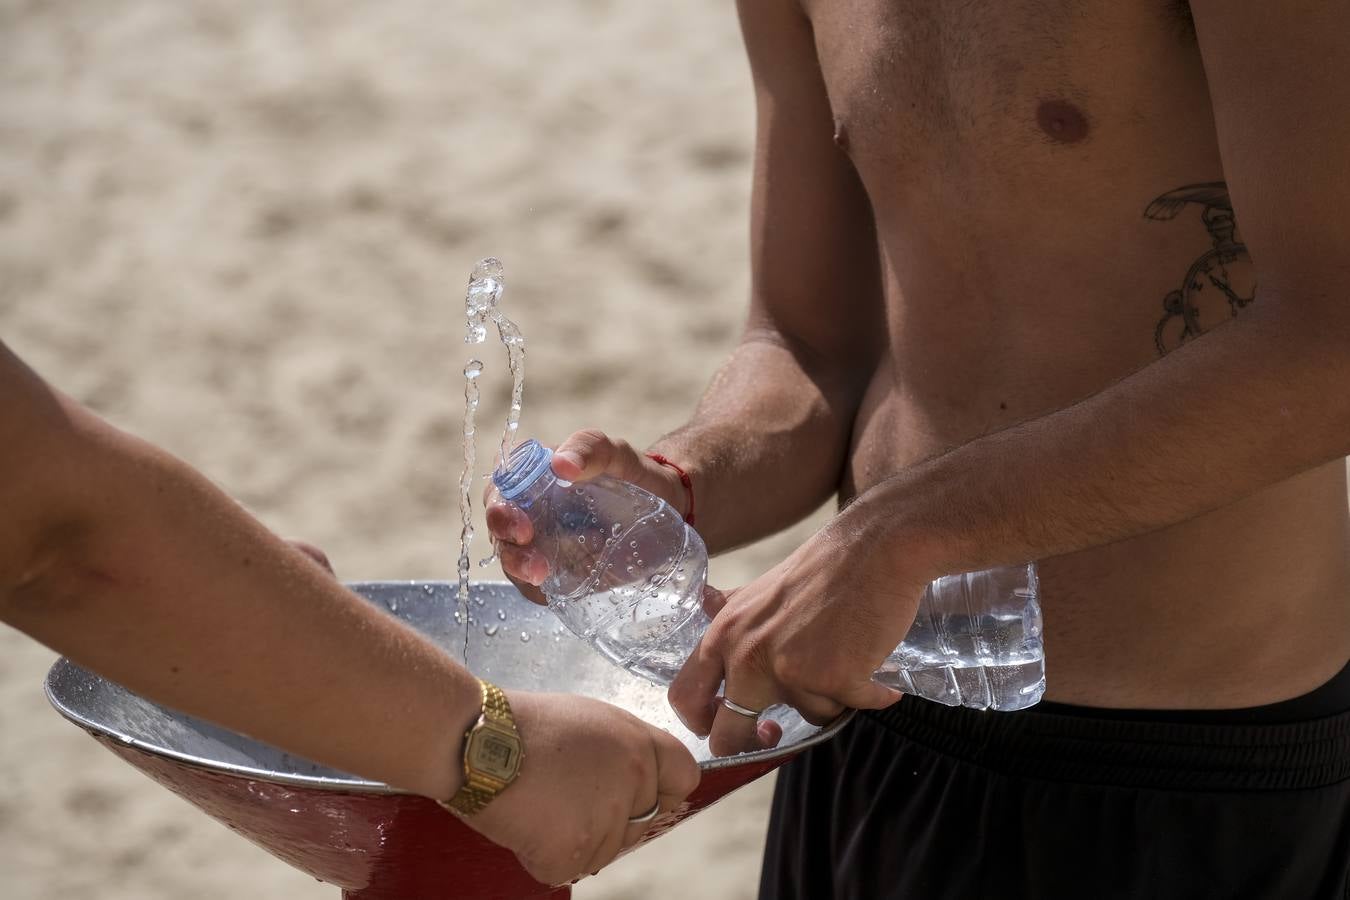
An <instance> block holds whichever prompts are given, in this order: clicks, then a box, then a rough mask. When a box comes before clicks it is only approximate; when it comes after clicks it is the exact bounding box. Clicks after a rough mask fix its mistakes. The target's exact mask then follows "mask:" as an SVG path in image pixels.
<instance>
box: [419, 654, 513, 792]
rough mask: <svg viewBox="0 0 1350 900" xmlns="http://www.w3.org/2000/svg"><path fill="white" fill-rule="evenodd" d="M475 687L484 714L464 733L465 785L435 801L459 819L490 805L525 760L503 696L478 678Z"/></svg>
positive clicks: (497, 689) (496, 688)
mask: <svg viewBox="0 0 1350 900" xmlns="http://www.w3.org/2000/svg"><path fill="white" fill-rule="evenodd" d="M478 684H479V685H480V686H481V687H482V689H483V714H482V715H480V716H479V717H478V721H477V722H475V723H474V725H473V727H472V728H470V729H469V730H468V731H466V732H465V733H464V784H463V786H462V787H460V789H459V790H458V791H456V792H455V796H453V797H451V798H450V799H449V800H438V801H436V802H438V803H440V804H441V806H443V807H445V808H446V809H448V810H450V811H451V812H456V813H459V814H460V815H462V816H471V815H473V814H474V813H476V812H479V811H480V810H482V809H483V807H485V806H487V805H488V804H489V803H491V802H492V798H494V797H496V796H497V795H498V794H500V793H501V792H502V791H504V790H505V789H506V787H507V785H509V784H510V783H511V782H513V781H515V780H516V776H518V775H519V774H520V764H521V762H522V761H523V760H524V759H525V754H524V752H523V751H522V749H521V743H520V732H519V731H517V730H516V720H515V718H514V717H513V716H512V715H511V704H510V703H508V702H507V700H506V694H504V693H502V689H501V688H499V687H497V686H496V685H495V684H492V683H490V682H487V681H484V680H483V679H481V678H480V679H478Z"/></svg>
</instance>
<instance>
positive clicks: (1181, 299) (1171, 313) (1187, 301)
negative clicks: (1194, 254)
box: [1144, 181, 1256, 356]
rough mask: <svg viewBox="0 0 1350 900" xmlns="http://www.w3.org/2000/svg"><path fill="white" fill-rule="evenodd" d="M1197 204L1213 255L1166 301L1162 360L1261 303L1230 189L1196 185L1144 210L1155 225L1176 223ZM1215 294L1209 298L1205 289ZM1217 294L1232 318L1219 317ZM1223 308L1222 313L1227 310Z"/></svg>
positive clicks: (1157, 339)
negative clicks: (1247, 308)
mask: <svg viewBox="0 0 1350 900" xmlns="http://www.w3.org/2000/svg"><path fill="white" fill-rule="evenodd" d="M1191 203H1195V204H1198V205H1199V206H1200V207H1201V209H1202V212H1201V214H1200V218H1201V220H1202V221H1203V222H1204V223H1205V228H1206V230H1208V231H1209V236H1210V239H1211V240H1212V241H1213V244H1214V246H1213V249H1211V250H1209V251H1208V252H1206V253H1205V254H1204V255H1202V256H1201V257H1200V258H1199V259H1197V260H1196V261H1195V262H1193V263H1191V267H1190V268H1189V269H1187V270H1186V277H1185V278H1183V279H1182V282H1181V287H1180V288H1179V289H1177V290H1175V291H1171V292H1169V293H1168V294H1167V296H1166V297H1164V298H1163V317H1162V319H1161V320H1160V321H1159V322H1158V327H1157V328H1156V329H1154V332H1153V342H1154V344H1155V345H1156V346H1157V348H1158V354H1159V355H1160V356H1162V355H1166V354H1167V352H1168V351H1169V350H1175V349H1176V348H1177V347H1179V346H1181V345H1182V344H1183V343H1184V342H1186V341H1188V340H1191V339H1193V338H1196V337H1199V336H1200V335H1201V334H1203V333H1204V332H1205V331H1207V330H1208V329H1209V328H1212V327H1213V326H1214V325H1216V324H1218V321H1215V319H1216V318H1217V319H1219V320H1220V321H1221V320H1223V319H1224V318H1232V317H1233V316H1236V315H1237V314H1238V310H1240V309H1242V308H1243V307H1245V306H1246V305H1247V304H1249V303H1251V302H1252V300H1254V299H1256V277H1255V273H1254V271H1253V269H1252V260H1251V256H1249V255H1248V253H1247V246H1246V245H1245V244H1243V243H1242V241H1241V240H1240V239H1239V238H1238V236H1237V220H1236V219H1235V218H1234V217H1233V204H1232V202H1231V201H1230V200H1229V199H1228V185H1227V184H1226V183H1224V182H1222V181H1211V182H1207V183H1204V184H1191V185H1187V186H1186V187H1182V188H1177V189H1176V190H1174V191H1168V192H1167V193H1166V194H1163V195H1162V196H1161V197H1158V198H1157V199H1156V200H1154V201H1153V202H1152V203H1150V204H1149V205H1148V208H1147V209H1145V210H1144V216H1145V217H1146V218H1149V219H1152V220H1153V221H1155V222H1166V221H1168V220H1170V219H1174V218H1176V217H1177V216H1178V215H1179V214H1180V213H1181V211H1182V210H1183V209H1185V208H1186V206H1187V205H1189V204H1191ZM1207 287H1209V288H1212V290H1211V291H1210V292H1209V293H1208V294H1206V293H1205V290H1206V288H1207ZM1216 293H1217V295H1218V296H1221V297H1222V298H1223V299H1224V300H1225V301H1226V302H1227V309H1228V315H1227V316H1226V317H1224V316H1222V314H1221V312H1219V313H1216V312H1215V309H1214V306H1215V304H1214V303H1213V302H1211V301H1210V297H1212V296H1214V295H1215V294H1216ZM1222 309H1223V307H1220V310H1222Z"/></svg>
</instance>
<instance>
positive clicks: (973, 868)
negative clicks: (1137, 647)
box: [759, 665, 1350, 900]
mask: <svg viewBox="0 0 1350 900" xmlns="http://www.w3.org/2000/svg"><path fill="white" fill-rule="evenodd" d="M759 896H760V898H761V900H902V898H903V900H946V898H961V900H985V898H988V900H1018V898H1027V900H1057V898H1065V900H1069V898H1072V900H1097V898H1111V897H1129V898H1135V897H1140V898H1149V900H1153V898H1178V900H1208V898H1220V897H1222V898H1228V897H1243V898H1246V897H1252V898H1278V900H1304V898H1324V897H1325V898H1336V900H1344V898H1347V897H1350V665H1347V667H1346V668H1345V669H1344V670H1342V672H1341V673H1340V674H1339V675H1337V676H1336V677H1335V678H1334V679H1332V681H1330V682H1328V683H1327V684H1326V685H1324V686H1323V687H1321V688H1318V689H1317V690H1316V691H1313V692H1312V693H1310V694H1307V695H1304V696H1303V697H1298V698H1295V699H1293V700H1289V701H1286V702H1284V703H1277V704H1272V705H1270V706H1264V707H1255V708H1251V709H1245V710H1206V711H1139V710H1099V709H1088V708H1084V707H1072V706H1064V705H1061V704H1055V703H1042V704H1040V705H1039V706H1036V707H1033V708H1032V709H1029V710H1025V711H1022V712H1016V713H998V712H979V711H975V710H969V709H962V708H949V707H945V706H941V705H939V704H936V703H930V702H927V701H924V700H919V699H915V698H908V697H907V698H905V699H904V700H902V701H901V702H900V703H898V704H896V705H895V706H893V707H892V708H890V709H888V710H883V711H881V712H875V713H862V714H859V715H858V716H857V717H856V718H855V720H854V721H853V722H852V723H851V724H850V725H849V726H848V727H847V728H846V729H845V730H844V731H843V732H841V733H840V735H839V736H838V737H837V738H836V739H835V740H833V741H830V742H829V743H826V744H823V745H821V746H819V747H815V748H812V749H811V750H808V751H807V752H805V753H804V754H802V756H801V757H799V758H798V759H796V760H794V761H793V762H791V763H789V764H788V765H787V766H786V767H785V768H784V769H783V770H782V774H781V775H780V776H779V779H778V789H777V792H776V794H775V795H774V803H773V817H772V820H771V822H770V825H769V841H768V846H767V848H766V850H765V858H764V871H763V878H762V880H761V883H760V893H759Z"/></svg>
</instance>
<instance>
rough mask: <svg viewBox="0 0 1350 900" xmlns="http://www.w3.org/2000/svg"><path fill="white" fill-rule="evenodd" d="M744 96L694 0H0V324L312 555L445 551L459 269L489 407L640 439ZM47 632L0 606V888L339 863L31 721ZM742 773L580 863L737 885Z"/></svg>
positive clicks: (290, 890) (692, 883)
mask: <svg viewBox="0 0 1350 900" xmlns="http://www.w3.org/2000/svg"><path fill="white" fill-rule="evenodd" d="M751 112H752V110H751V97H750V91H749V84H748V74H747V72H746V66H745V63H744V60H743V55H742V51H741V47H740V42H739V36H738V33H737V27H736V23H735V19H734V12H733V9H732V6H731V4H729V3H726V2H724V0H690V2H686V3H681V4H675V5H670V4H644V3H618V2H611V0H555V2H550V3H525V2H510V0H508V2H501V0H497V2H489V0H455V2H451V3H432V2H419V0H386V2H384V3H379V4H371V3H357V2H351V0H341V2H339V0H333V2H318V0H288V2H286V3H269V2H259V0H229V2H225V0H193V2H191V3H182V4H175V3H165V2H146V0H99V2H97V3H91V2H77V0H64V2H63V0H52V2H15V0H0V336H2V337H3V339H4V340H5V341H6V342H8V343H9V344H10V345H11V347H12V348H13V349H14V350H15V351H16V352H18V353H19V354H20V355H21V356H22V357H24V358H25V359H27V361H28V362H29V363H30V364H31V365H33V366H34V367H36V368H37V369H38V371H40V372H41V373H43V374H44V375H45V376H47V377H48V378H49V379H50V380H51V381H52V382H54V383H55V384H56V385H58V386H60V387H61V388H63V389H64V390H66V391H68V392H69V393H71V394H73V395H74V396H75V397H77V398H79V399H80V400H82V401H83V402H85V403H87V404H88V405H90V406H91V407H93V408H94V409H95V410H97V411H98V412H100V413H102V414H103V415H105V416H107V417H108V418H110V419H111V420H113V421H114V422H116V423H117V424H119V425H121V426H122V427H124V428H127V429H129V430H131V431H133V432H135V433H137V434H140V435H142V436H144V437H146V438H148V439H150V440H152V441H154V442H156V443H159V444H161V445H163V446H165V447H167V448H169V449H170V450H172V451H173V452H175V453H177V454H178V455H180V456H182V457H183V458H185V459H186V460H188V461H190V462H191V463H193V464H194V465H196V466H197V467H198V468H200V469H201V470H203V471H204V472H206V473H207V474H208V475H209V476H210V477H211V478H213V479H214V480H216V481H217V482H218V483H219V484H221V485H222V486H223V487H224V488H225V489H226V490H228V491H229V492H231V493H232V494H234V495H235V496H236V497H238V498H240V499H241V500H242V501H243V502H245V503H246V504H247V505H248V506H249V507H250V508H251V509H253V510H254V511H255V512H256V513H257V514H258V515H259V516H261V517H262V518H263V519H264V520H265V521H266V522H267V523H268V524H269V525H271V526H272V527H273V528H275V529H276V530H277V531H279V532H281V533H282V534H285V535H287V536H294V537H301V536H302V537H305V538H307V539H309V540H311V541H313V542H315V543H317V544H319V545H320V546H322V547H324V548H325V549H326V550H327V551H328V553H329V555H330V556H331V557H332V559H333V561H334V563H335V565H336V567H337V569H338V573H339V575H340V576H342V577H344V578H348V579H362V578H417V577H422V578H445V577H448V576H449V574H450V573H451V571H452V569H453V559H454V554H453V551H452V546H451V542H452V538H453V536H454V535H456V534H457V526H456V524H455V523H456V521H457V513H456V510H455V506H454V503H455V500H454V496H453V489H452V486H453V484H454V483H455V481H456V479H457V477H458V465H459V441H458V432H459V420H458V417H459V414H460V409H461V404H462V380H461V376H460V369H461V367H462V365H463V362H464V360H465V358H466V349H465V347H464V346H463V345H462V344H461V343H460V340H461V337H462V323H461V319H460V317H461V315H462V309H463V307H462V293H463V286H464V284H465V280H466V278H467V275H468V272H469V269H470V267H471V266H472V265H473V263H474V261H475V260H477V259H478V258H479V257H481V256H485V255H489V254H491V255H496V256H499V257H501V258H502V259H503V260H504V262H505V264H506V267H507V280H508V291H507V294H506V297H505V300H504V305H505V306H506V308H507V310H508V311H509V312H510V314H511V315H512V316H513V317H514V318H515V319H516V320H517V321H518V322H519V324H520V325H521V327H522V329H523V330H524V333H525V335H526V338H527V341H528V365H529V371H528V382H527V387H526V394H525V398H526V401H525V403H526V405H525V419H524V422H523V427H522V433H523V434H528V435H537V436H539V437H541V438H545V439H552V440H556V439H559V438H561V437H562V436H564V435H565V434H566V433H567V432H569V431H570V430H572V429H573V428H575V427H579V426H582V425H596V426H600V427H603V428H606V429H608V430H610V431H612V432H614V433H616V434H620V435H623V436H626V437H628V438H630V439H631V440H633V441H634V442H636V443H639V444H642V443H644V442H647V441H650V440H652V439H654V438H656V437H657V436H659V435H660V434H661V433H662V432H663V431H665V430H668V429H669V428H671V427H674V426H675V425H677V424H679V423H680V422H681V421H682V420H683V417H684V416H685V415H687V413H688V411H689V410H690V409H691V408H692V405H693V403H694V401H695V400H696V398H697V396H698V394H699V393H700V391H701V389H702V386H703V385H704V384H705V383H706V381H707V379H708V378H709V376H710V375H711V374H712V372H713V370H714V368H715V366H716V365H717V363H718V361H719V360H720V359H721V357H722V356H723V355H724V354H725V353H726V352H727V351H728V349H729V348H730V347H731V345H732V343H733V341H734V340H735V338H736V335H737V332H738V330H739V327H740V322H741V316H742V314H743V308H744V302H745V294H746V286H747V281H748V278H747V270H746V265H747V263H746V260H747V252H746V232H747V225H746V221H747V198H748V188H749V171H748V170H749V151H750V141H751V133H752V122H751ZM485 352H486V353H487V354H488V355H487V356H485V357H484V359H485V361H486V362H487V363H488V367H489V368H488V374H487V375H486V376H485V380H486V381H487V384H486V385H485V402H484V407H483V419H482V420H481V421H482V422H483V423H484V424H483V427H482V429H481V434H482V440H481V442H480V455H481V456H483V457H486V456H489V455H490V454H491V452H492V444H493V437H494V432H496V430H497V428H499V427H500V426H499V423H500V422H501V421H502V416H503V410H504V403H503V400H504V397H505V392H506V381H505V379H504V376H503V373H504V371H505V363H504V355H503V354H502V353H501V352H500V349H499V348H489V349H488V350H486V351H485ZM489 467H490V464H483V465H481V466H480V469H482V470H483V471H487V469H488V468H489ZM810 527H811V526H810V525H809V524H808V525H804V526H802V527H799V528H798V529H796V530H795V531H794V532H792V533H790V534H787V535H783V536H780V537H779V538H778V539H776V540H774V541H770V542H768V543H766V544H765V545H761V546H758V547H754V548H750V549H749V550H746V551H742V552H741V553H739V554H736V555H734V556H732V557H729V558H727V559H724V560H720V561H718V562H717V563H715V566H714V581H715V583H718V584H721V585H732V584H736V583H740V582H741V581H743V580H745V579H746V578H748V577H750V576H752V575H753V574H756V573H758V572H760V571H763V569H764V568H766V567H767V566H768V565H770V564H771V563H772V562H773V561H774V560H776V559H777V558H779V557H781V555H783V554H784V553H785V552H786V550H787V549H789V548H790V547H792V546H794V545H795V543H796V542H798V541H800V539H801V538H802V537H803V536H804V535H805V534H806V533H807V532H808V531H809V528H810ZM486 552H487V547H486V544H482V545H481V546H479V547H478V548H477V549H476V551H475V553H476V555H475V558H478V557H481V556H482V555H486ZM53 659H54V656H53V654H51V653H50V652H48V651H47V650H45V649H44V648H42V647H39V646H37V645H35V644H34V643H32V642H31V641H29V640H27V639H26V638H23V637H21V636H20V635H18V634H17V633H15V632H13V631H11V630H7V629H4V628H3V626H0V773H3V777H2V778H0V896H3V897H4V898H6V900H55V898H63V900H64V898H73V897H95V898H119V900H120V898H136V900H161V898H163V900H167V898H238V897H257V898H272V897H286V898H295V900H305V898H329V900H333V898H335V897H336V896H337V893H336V891H335V890H334V889H333V888H330V887H327V886H323V885H319V884H316V883H315V882H314V881H313V880H312V879H310V878H308V877H306V876H304V875H301V874H299V873H298V872H296V871H293V870H291V869H289V868H288V867H287V866H285V865H284V864H282V863H280V862H278V861H276V860H274V859H273V858H272V857H270V856H268V855H266V854H265V853H264V852H263V851H261V850H258V849H256V848H254V847H253V846H252V845H251V844H249V843H247V842H245V841H244V840H242V839H240V838H238V837H236V836H235V835H233V834H230V833H229V832H227V831H226V830H225V829H224V828H223V827H221V826H219V825H217V824H215V823H214V822H213V821H211V820H210V819H208V818H206V816H204V815H203V814H201V813H198V812H197V811H196V810H195V809H193V808H191V807H189V806H188V805H187V804H186V803H184V802H182V801H180V800H178V799H177V798H176V797H174V796H172V795H170V794H169V793H168V792H166V791H164V790H162V789H160V788H159V787H157V786H156V785H154V784H152V783H151V782H150V781H148V780H147V779H145V778H143V777H142V776H141V775H139V774H138V773H136V772H135V771H133V770H132V769H131V768H129V767H127V766H125V765H123V764H122V763H120V762H118V761H116V760H115V759H114V758H113V757H112V756H111V755H109V754H107V753H106V752H105V751H103V750H101V749H100V748H99V747H97V746H96V745H95V743H94V742H93V741H92V740H90V739H89V738H88V737H86V736H85V735H84V734H83V733H82V732H80V731H79V730H77V729H76V728H74V727H72V726H70V725H68V724H66V723H65V722H64V721H63V720H62V719H60V718H59V717H58V716H57V715H56V714H55V713H54V712H53V711H52V710H51V709H50V708H49V707H48V705H47V702H46V700H45V699H44V697H43V695H42V692H41V681H42V677H43V675H44V673H45V671H46V669H47V667H48V666H49V665H50V664H51V662H52V660H53ZM770 787H771V786H770V785H769V784H768V782H767V780H766V781H765V782H761V783H758V784H756V785H754V786H752V787H751V788H748V789H746V790H744V791H742V792H741V793H740V794H738V795H736V796H735V797H733V798H732V799H731V800H728V801H726V802H725V803H723V804H722V805H721V806H720V807H718V808H716V809H714V810H712V811H710V812H708V813H705V814H704V815H703V816H702V817H700V818H699V819H697V820H695V821H694V822H692V823H690V824H688V825H686V826H683V827H682V828H680V829H678V830H677V831H676V832H675V833H674V834H673V835H671V836H668V837H666V838H663V839H662V840H660V841H658V842H657V843H655V844H654V845H652V846H651V847H649V848H646V849H644V850H643V851H641V852H639V853H637V854H635V855H633V856H632V857H630V858H628V859H626V860H624V861H622V862H620V863H619V864H617V865H616V866H614V867H613V868H612V869H610V870H608V871H606V872H604V873H602V874H601V875H600V876H599V877H598V878H594V879H591V880H589V881H587V882H585V883H584V884H583V885H582V886H581V887H580V888H579V889H578V890H577V892H576V896H577V897H578V898H579V900H602V898H607V900H618V898H630V897H631V898H639V897H643V898H651V897H658V898H660V897H700V898H708V900H722V898H725V900H732V898H749V897H752V896H753V895H754V890H755V884H756V879H757V873H758V864H759V853H760V848H761V846H762V841H763V831H764V824H765V811H766V805H767V800H768V796H769V792H770Z"/></svg>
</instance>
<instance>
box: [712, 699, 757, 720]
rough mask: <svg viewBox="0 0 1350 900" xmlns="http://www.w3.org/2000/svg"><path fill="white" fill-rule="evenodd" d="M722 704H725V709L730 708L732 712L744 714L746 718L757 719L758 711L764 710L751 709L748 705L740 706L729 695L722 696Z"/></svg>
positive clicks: (739, 714)
mask: <svg viewBox="0 0 1350 900" xmlns="http://www.w3.org/2000/svg"><path fill="white" fill-rule="evenodd" d="M722 705H723V706H725V707H726V708H727V709H729V710H731V711H732V712H734V713H735V714H736V715H738V716H745V717H746V718H747V719H758V718H759V716H760V713H762V712H764V710H762V709H751V708H750V707H748V706H741V705H740V704H739V703H737V702H736V701H735V700H732V699H731V698H730V697H727V696H723V697H722Z"/></svg>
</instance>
